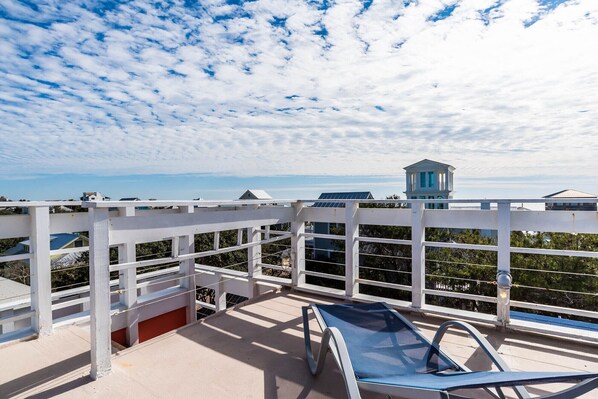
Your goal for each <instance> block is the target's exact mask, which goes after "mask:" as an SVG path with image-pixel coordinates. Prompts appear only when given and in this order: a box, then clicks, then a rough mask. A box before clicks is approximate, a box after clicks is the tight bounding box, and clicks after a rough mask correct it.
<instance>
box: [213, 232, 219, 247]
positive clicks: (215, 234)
mask: <svg viewBox="0 0 598 399" xmlns="http://www.w3.org/2000/svg"><path fill="white" fill-rule="evenodd" d="M218 249H220V232H219V231H215V232H214V251H216V250H218Z"/></svg>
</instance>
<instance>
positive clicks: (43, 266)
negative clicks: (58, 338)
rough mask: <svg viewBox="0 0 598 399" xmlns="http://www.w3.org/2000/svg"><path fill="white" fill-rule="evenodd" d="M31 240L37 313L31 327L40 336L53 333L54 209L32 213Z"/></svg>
mask: <svg viewBox="0 0 598 399" xmlns="http://www.w3.org/2000/svg"><path fill="white" fill-rule="evenodd" d="M29 213H30V215H31V237H29V238H30V243H31V245H30V246H29V250H30V252H31V259H30V261H29V274H30V275H31V309H32V310H33V311H34V312H35V314H34V316H33V318H32V319H31V327H32V328H33V331H35V332H37V333H38V335H39V336H40V337H41V336H44V335H49V334H51V333H52V281H51V272H50V208H49V207H47V206H40V207H33V208H30V209H29Z"/></svg>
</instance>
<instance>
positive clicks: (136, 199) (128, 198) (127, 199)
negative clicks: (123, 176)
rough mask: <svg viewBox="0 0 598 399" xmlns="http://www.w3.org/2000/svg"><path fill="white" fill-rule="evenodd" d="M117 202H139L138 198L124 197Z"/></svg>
mask: <svg viewBox="0 0 598 399" xmlns="http://www.w3.org/2000/svg"><path fill="white" fill-rule="evenodd" d="M119 201H141V200H140V199H139V197H125V198H121V199H120V200H119Z"/></svg>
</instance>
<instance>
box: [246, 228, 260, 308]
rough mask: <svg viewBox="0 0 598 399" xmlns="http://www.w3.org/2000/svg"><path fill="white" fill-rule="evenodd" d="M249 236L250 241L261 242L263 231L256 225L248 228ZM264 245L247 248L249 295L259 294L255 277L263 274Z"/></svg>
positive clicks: (251, 296)
mask: <svg viewBox="0 0 598 399" xmlns="http://www.w3.org/2000/svg"><path fill="white" fill-rule="evenodd" d="M247 238H248V241H249V242H250V243H254V244H255V243H259V242H260V241H261V240H262V233H261V232H260V231H259V229H258V228H256V227H250V228H249V229H247ZM261 263H262V246H261V245H257V244H256V245H253V246H251V247H249V248H247V274H248V276H249V297H250V298H253V297H254V296H257V295H259V290H258V286H257V281H256V280H255V278H254V277H257V276H261V275H262V267H261V266H260V264H261Z"/></svg>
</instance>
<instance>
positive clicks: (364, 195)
mask: <svg viewBox="0 0 598 399" xmlns="http://www.w3.org/2000/svg"><path fill="white" fill-rule="evenodd" d="M318 199H325V200H333V199H339V200H360V199H363V200H365V199H374V196H373V195H372V193H370V192H369V191H353V192H346V193H322V194H320V196H319V197H318ZM312 206H313V207H315V208H344V207H345V204H344V203H342V202H315V203H314V204H313V205H312Z"/></svg>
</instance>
